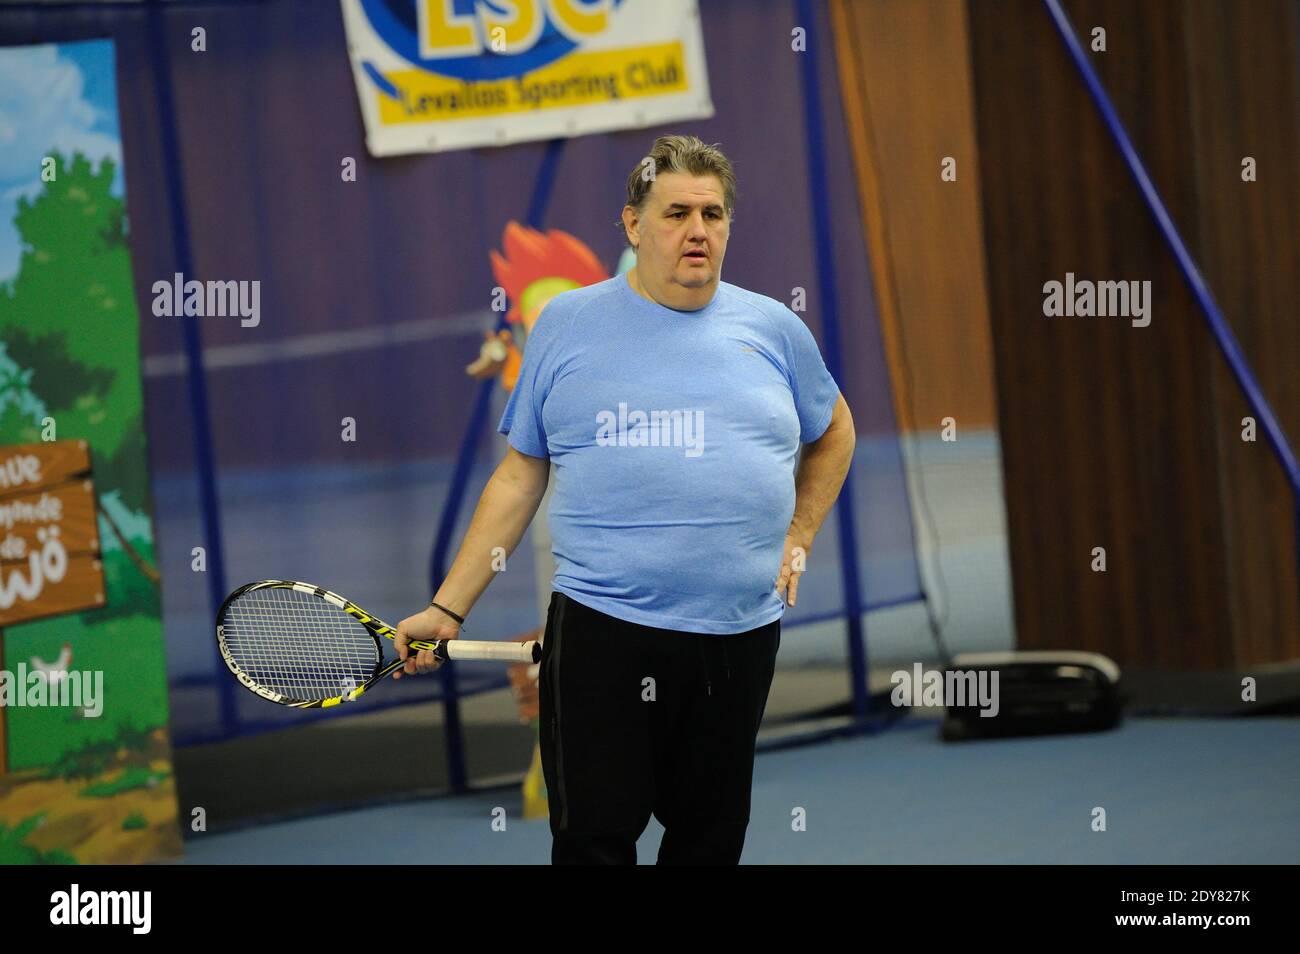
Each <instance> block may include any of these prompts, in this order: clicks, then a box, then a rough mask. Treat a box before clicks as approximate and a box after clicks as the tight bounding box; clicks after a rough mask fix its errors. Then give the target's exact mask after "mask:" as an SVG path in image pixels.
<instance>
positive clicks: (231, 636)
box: [223, 588, 380, 699]
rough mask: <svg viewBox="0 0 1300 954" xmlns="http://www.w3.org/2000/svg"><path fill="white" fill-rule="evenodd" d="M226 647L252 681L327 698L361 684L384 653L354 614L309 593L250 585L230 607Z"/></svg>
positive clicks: (299, 696)
mask: <svg viewBox="0 0 1300 954" xmlns="http://www.w3.org/2000/svg"><path fill="white" fill-rule="evenodd" d="M223 625H224V630H223V632H224V635H225V640H226V647H227V649H228V650H229V651H230V655H231V657H232V658H233V659H234V660H235V664H236V665H238V666H239V668H240V669H241V670H242V671H243V672H244V673H245V674H246V675H247V676H248V677H249V678H250V679H252V680H253V681H254V682H256V683H257V684H258V685H260V686H263V687H265V688H267V689H270V690H272V691H273V692H278V693H280V694H281V695H284V696H288V697H290V698H293V699H324V698H330V697H333V696H337V695H341V694H343V693H345V692H348V691H350V690H352V689H355V688H357V687H358V686H361V685H363V684H364V683H365V682H366V681H367V680H368V679H370V677H371V676H373V675H374V673H375V670H376V668H377V667H378V665H379V660H380V653H379V649H378V647H377V646H376V645H375V640H374V637H373V636H372V635H371V634H370V631H369V630H368V629H366V628H365V627H364V626H363V625H362V624H361V623H360V622H358V621H357V620H356V619H355V618H354V617H352V616H350V615H348V614H347V613H346V612H344V611H343V610H342V609H340V608H339V607H337V606H335V605H333V604H332V603H326V602H325V601H324V600H322V599H320V598H319V597H317V596H314V595H312V594H309V593H301V592H299V591H297V590H292V589H288V588H268V589H264V590H250V591H249V592H247V593H245V594H244V595H242V596H240V597H238V598H237V599H236V600H234V601H233V602H232V603H231V604H230V605H229V606H227V607H226V614H225V619H224V623H223Z"/></svg>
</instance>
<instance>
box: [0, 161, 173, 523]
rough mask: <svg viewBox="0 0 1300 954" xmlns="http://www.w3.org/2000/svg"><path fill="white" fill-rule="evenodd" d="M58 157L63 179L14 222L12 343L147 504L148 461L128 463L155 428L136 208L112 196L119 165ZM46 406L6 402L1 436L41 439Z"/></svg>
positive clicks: (63, 413)
mask: <svg viewBox="0 0 1300 954" xmlns="http://www.w3.org/2000/svg"><path fill="white" fill-rule="evenodd" d="M53 158H54V160H55V169H56V174H55V178H54V181H52V182H46V183H45V184H44V188H43V189H42V191H41V192H40V194H39V195H37V196H36V198H35V199H27V198H23V199H20V200H19V202H18V212H17V214H16V215H15V216H14V226H15V227H16V228H17V229H18V233H19V236H20V238H21V241H22V245H23V252H22V259H21V261H20V264H19V269H18V274H17V275H16V276H15V277H14V278H13V280H12V281H10V282H8V283H7V284H4V285H0V341H3V342H4V343H5V345H6V350H7V353H8V356H9V358H10V359H11V361H12V362H13V363H14V364H16V365H17V366H18V368H19V369H20V370H19V372H18V373H19V374H22V373H23V372H22V371H21V369H24V368H40V371H39V372H38V374H37V375H35V376H33V375H32V373H31V372H26V375H27V376H26V378H25V380H24V381H23V382H21V386H22V387H24V388H25V389H26V390H27V391H29V392H31V393H32V394H35V395H39V401H40V403H42V404H43V405H44V410H45V412H46V413H47V414H48V415H49V416H51V417H53V418H54V420H55V424H56V426H57V428H58V436H59V437H60V438H62V437H72V436H83V435H91V434H93V435H94V441H93V448H94V453H95V461H94V466H95V473H96V477H97V479H98V480H99V482H100V483H101V485H102V486H105V487H115V488H117V489H118V490H120V491H121V494H122V502H123V503H124V504H126V506H128V507H130V508H131V509H132V510H137V511H140V510H144V509H145V507H146V504H147V499H148V497H147V495H148V487H147V485H146V484H145V472H144V468H141V467H139V466H134V465H127V464H126V460H127V459H138V458H131V457H130V454H133V453H137V452H138V450H139V447H140V445H141V444H142V443H143V439H144V435H143V420H142V416H141V407H140V376H139V361H138V358H137V355H138V353H139V335H138V332H137V330H136V329H137V316H136V307H135V294H134V289H133V288H132V286H131V259H130V251H129V249H128V247H127V243H126V214H125V209H124V208H123V205H122V200H120V199H118V198H115V197H114V196H113V195H112V194H111V192H110V190H111V188H112V183H113V177H114V175H115V173H116V167H115V166H114V164H113V162H112V161H110V160H108V159H105V160H103V161H102V162H100V163H99V165H98V167H95V166H93V165H92V164H91V162H90V161H89V160H88V159H86V157H85V156H82V155H81V154H79V153H78V154H75V155H73V156H72V157H71V158H69V157H65V156H63V155H61V154H58V153H55V154H54V155H53ZM34 328H39V329H40V333H39V336H38V335H37V334H35V333H33V331H32V330H31V329H34ZM125 329H130V331H129V333H124V330H125ZM4 386H5V382H4V380H3V373H2V369H0V389H3V388H4ZM10 386H11V388H17V387H19V386H20V385H19V384H18V383H11V385H10ZM34 407H35V405H34V404H33V403H32V402H30V401H29V402H27V405H26V406H25V407H23V406H21V405H19V404H18V403H17V402H16V401H9V402H7V403H0V442H3V443H24V442H28V441H38V440H40V439H41V429H40V417H39V416H32V415H31V413H30V412H31V411H32V410H33V409H34ZM15 409H17V412H16V413H15ZM24 411H26V412H28V413H23V412H24ZM124 450H125V451H128V453H120V452H121V451H124Z"/></svg>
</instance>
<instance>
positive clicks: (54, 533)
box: [0, 440, 104, 627]
mask: <svg viewBox="0 0 1300 954" xmlns="http://www.w3.org/2000/svg"><path fill="white" fill-rule="evenodd" d="M99 549H100V547H99V529H98V521H97V520H96V517H95V489H94V485H93V483H92V482H91V479H90V448H89V447H88V446H87V444H86V442H85V441H75V440H74V441H54V442H51V443H46V444H11V445H8V446H5V447H0V627H3V626H12V625H13V624H15V623H21V622H25V621H27V620H32V619H38V618H40V617H43V616H54V615H57V614H60V613H73V612H77V611H78V610H84V609H93V608H95V607H96V606H102V605H104V570H103V566H102V564H101V563H100V559H99Z"/></svg>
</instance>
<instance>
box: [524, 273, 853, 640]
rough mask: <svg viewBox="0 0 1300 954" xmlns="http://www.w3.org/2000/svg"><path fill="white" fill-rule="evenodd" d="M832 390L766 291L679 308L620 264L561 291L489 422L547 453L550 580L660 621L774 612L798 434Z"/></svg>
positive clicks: (802, 435)
mask: <svg viewBox="0 0 1300 954" xmlns="http://www.w3.org/2000/svg"><path fill="white" fill-rule="evenodd" d="M838 397H839V389H838V388H837V387H836V385H835V381H834V379H833V378H832V377H831V375H830V373H829V372H828V371H827V370H826V365H825V363H824V362H823V361H822V357H821V354H820V352H818V350H817V343H816V341H815V340H814V339H813V336H812V333H811V332H810V331H809V330H808V327H807V326H806V325H805V324H804V323H803V322H802V321H800V320H799V318H798V317H797V316H796V315H795V314H794V312H792V311H790V310H789V309H788V308H786V307H785V306H784V305H782V304H781V303H780V302H777V301H775V300H773V299H771V298H767V297H765V296H763V295H757V294H754V293H753V292H749V291H746V290H745V289H743V288H738V287H736V286H735V285H729V284H727V283H726V282H719V283H718V290H717V292H716V294H715V295H714V296H713V300H712V301H710V302H709V304H707V305H706V306H704V307H703V308H701V309H699V310H697V311H676V310H674V309H672V308H666V307H664V306H662V305H657V304H655V303H653V302H651V301H648V300H647V299H645V298H642V297H641V296H640V295H638V294H637V293H636V291H635V290H633V289H632V287H631V286H630V285H629V284H628V281H627V276H626V275H620V276H617V277H615V278H611V279H609V280H607V281H603V282H600V283H598V284H595V285H589V286H587V287H585V288H579V289H575V290H573V291H568V292H564V293H562V294H560V295H557V296H556V297H555V298H554V299H552V300H551V301H550V303H549V304H547V306H546V308H545V309H544V310H543V311H542V313H541V315H540V316H539V317H538V319H537V323H536V324H535V325H534V326H533V331H532V334H531V335H529V338H528V347H527V348H526V349H525V351H524V360H523V366H522V368H521V369H520V373H519V380H518V382H517V383H516V384H515V387H514V390H513V391H512V392H511V395H510V400H509V403H508V404H507V405H506V409H505V413H504V414H503V415H502V417H501V424H500V426H499V427H498V431H500V432H501V433H502V434H507V435H509V440H510V444H511V446H513V447H514V448H515V449H516V450H518V451H519V452H520V453H523V454H527V455H529V456H530V457H549V458H550V459H551V461H552V463H553V464H554V465H555V468H554V474H553V477H552V479H553V480H554V481H555V487H554V490H553V492H552V499H551V507H550V530H551V540H552V548H553V550H554V553H555V561H556V572H555V579H554V584H553V585H554V587H555V589H556V590H559V591H560V592H562V593H565V594H567V595H568V596H570V597H572V598H573V599H575V600H577V601H578V602H579V603H582V604H584V605H586V606H589V607H591V608H592V609H595V610H598V611H600V612H602V613H607V614H608V615H610V616H613V617H616V618H618V619H622V620H626V621H628V622H632V623H640V624H643V625H646V626H655V627H659V628H663V629H676V630H684V631H687V632H695V633H742V632H745V631H747V630H751V629H755V628H757V627H759V626H763V625H766V624H767V623H770V622H772V621H773V620H775V619H778V618H779V617H780V616H781V613H782V610H783V609H784V604H783V603H782V601H781V597H780V596H779V595H778V594H777V592H776V588H775V586H774V581H775V580H776V578H777V575H778V573H779V572H780V569H781V556H782V548H783V545H784V541H785V534H786V531H787V530H788V529H789V526H790V519H791V517H793V515H794V504H795V486H794V468H795V460H796V456H797V453H798V450H799V444H800V443H801V442H803V443H807V442H809V441H814V440H816V439H817V438H819V437H821V435H822V434H823V433H824V432H825V430H826V428H827V426H828V425H829V423H830V419H831V412H832V411H833V410H834V407H835V404H836V401H837V399H838Z"/></svg>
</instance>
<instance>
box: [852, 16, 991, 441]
mask: <svg viewBox="0 0 1300 954" xmlns="http://www.w3.org/2000/svg"><path fill="white" fill-rule="evenodd" d="M831 11H832V22H833V24H834V37H835V52H836V62H837V63H838V64H839V73H840V87H841V92H842V97H843V100H844V104H845V112H846V114H847V119H848V122H849V135H850V141H851V142H852V143H853V149H854V163H855V166H856V168H857V173H858V181H859V185H860V192H861V194H862V196H863V199H864V201H863V215H864V218H865V219H866V221H865V222H864V227H865V229H866V233H867V235H868V238H869V247H870V251H871V255H872V267H873V275H874V276H875V278H876V287H877V289H878V290H879V293H880V294H879V297H880V299H881V301H880V302H879V308H880V313H881V316H882V321H883V323H884V325H885V328H884V332H885V340H886V346H887V351H888V357H889V362H890V372H891V377H892V380H893V382H894V386H895V391H896V394H897V395H898V397H897V403H898V404H899V405H901V407H900V410H899V419H900V420H901V421H903V422H905V423H906V424H907V425H909V426H914V427H915V428H916V429H917V430H921V431H926V432H930V433H937V432H938V430H939V428H940V426H941V425H940V421H941V420H942V418H944V417H946V416H949V415H951V416H952V417H954V418H955V419H956V420H957V422H958V427H959V429H964V428H987V427H992V426H993V425H994V418H995V400H994V396H993V391H994V388H993V368H992V344H991V341H990V337H989V326H988V298H987V295H986V293H985V288H984V254H983V235H982V227H981V225H980V211H979V163H978V160H979V154H978V151H977V150H976V147H975V128H974V103H973V95H972V90H971V74H970V69H969V41H968V31H967V23H966V8H965V5H964V3H963V2H962V0H833V2H832V5H831ZM945 156H951V157H953V158H954V159H956V160H957V180H956V181H955V182H943V181H940V178H939V173H940V163H941V161H942V160H943V158H944V157H945ZM895 306H897V307H895ZM904 355H905V358H906V361H907V364H908V365H909V366H910V370H911V373H910V375H909V374H904V373H903V368H902V361H903V360H904ZM909 380H910V381H911V383H912V387H913V391H912V393H910V394H908V393H904V389H905V387H906V385H907V382H908V381H909Z"/></svg>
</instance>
